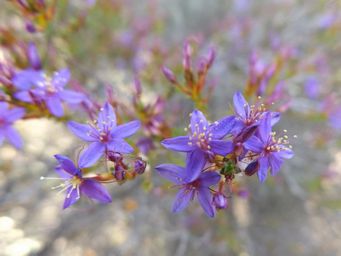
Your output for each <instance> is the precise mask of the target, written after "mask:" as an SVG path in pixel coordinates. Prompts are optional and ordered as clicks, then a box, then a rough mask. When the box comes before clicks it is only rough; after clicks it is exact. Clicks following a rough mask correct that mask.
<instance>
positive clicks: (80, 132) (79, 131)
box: [67, 121, 97, 142]
mask: <svg viewBox="0 0 341 256" xmlns="http://www.w3.org/2000/svg"><path fill="white" fill-rule="evenodd" d="M67 126H68V128H69V130H70V131H71V132H72V133H73V134H74V135H76V136H77V137H79V138H80V139H82V140H84V141H89V142H92V141H96V140H97V139H96V137H93V136H91V135H90V134H91V133H93V132H97V131H95V130H94V129H91V127H90V126H89V125H87V124H80V123H77V122H74V121H70V122H68V123H67Z"/></svg>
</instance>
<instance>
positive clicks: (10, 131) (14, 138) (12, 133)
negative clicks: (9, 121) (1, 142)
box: [4, 126, 23, 149]
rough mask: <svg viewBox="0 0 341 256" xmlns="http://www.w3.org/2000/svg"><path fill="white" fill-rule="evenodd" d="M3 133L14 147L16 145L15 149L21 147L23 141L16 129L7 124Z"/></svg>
mask: <svg viewBox="0 0 341 256" xmlns="http://www.w3.org/2000/svg"><path fill="white" fill-rule="evenodd" d="M4 135H5V137H6V138H7V139H8V140H9V142H10V143H11V144H12V145H13V146H14V147H16V148H17V149H20V148H22V146H23V142H22V140H21V137H20V135H19V133H18V132H17V131H16V130H14V128H12V127H11V126H8V127H7V128H6V129H5V130H4Z"/></svg>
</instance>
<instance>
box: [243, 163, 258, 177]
mask: <svg viewBox="0 0 341 256" xmlns="http://www.w3.org/2000/svg"><path fill="white" fill-rule="evenodd" d="M258 169H259V163H258V161H253V162H252V163H250V164H249V165H248V166H247V167H246V168H245V171H244V172H245V175H247V176H252V175H254V174H255V173H256V172H257V171H258Z"/></svg>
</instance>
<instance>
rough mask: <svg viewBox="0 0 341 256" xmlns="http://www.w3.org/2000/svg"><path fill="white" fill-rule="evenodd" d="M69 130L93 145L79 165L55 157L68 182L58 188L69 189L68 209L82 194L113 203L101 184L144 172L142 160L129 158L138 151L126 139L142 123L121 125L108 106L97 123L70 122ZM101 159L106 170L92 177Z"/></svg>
mask: <svg viewBox="0 0 341 256" xmlns="http://www.w3.org/2000/svg"><path fill="white" fill-rule="evenodd" d="M68 127H69V129H70V130H71V132H72V133H74V134H75V135H76V136H77V137H79V138H80V139H82V140H83V141H85V142H87V143H90V144H89V146H88V147H87V148H85V149H84V150H82V152H81V154H80V156H79V159H78V161H77V165H75V164H74V163H73V162H72V161H71V160H70V159H69V158H68V157H66V156H62V155H55V158H56V159H57V161H58V163H59V164H58V166H57V167H56V169H55V170H56V172H57V173H58V174H59V175H60V178H61V179H62V180H64V182H63V183H62V184H61V185H59V186H57V187H56V188H61V189H62V190H66V198H65V201H64V206H63V208H64V209H65V208H67V207H69V206H70V205H72V204H74V203H75V202H77V200H78V199H79V198H80V196H81V195H84V196H86V197H88V198H91V199H94V200H97V201H99V202H101V203H110V202H111V196H110V194H109V192H108V191H107V190H106V188H105V187H104V186H103V185H102V184H101V183H112V182H119V183H123V182H125V181H126V180H130V179H133V178H135V176H137V175H139V174H142V173H144V171H145V168H146V162H145V161H144V160H142V158H140V157H137V158H130V157H129V156H126V155H125V154H130V153H132V152H133V151H134V149H133V148H132V147H131V146H130V145H129V144H128V143H127V142H126V141H125V140H124V139H125V138H127V137H129V136H131V135H133V134H134V133H135V132H136V131H137V130H138V129H139V128H140V122H139V121H131V122H128V123H126V124H121V125H117V123H116V115H115V112H114V109H113V108H112V106H111V105H110V104H109V103H106V104H105V105H104V106H103V108H101V109H100V112H99V114H98V118H97V120H95V121H93V122H92V123H88V124H80V123H77V122H74V121H70V122H68ZM101 158H103V159H104V163H105V169H106V171H105V172H103V173H99V174H93V175H92V174H90V172H91V170H90V169H88V168H90V167H92V166H94V165H95V164H96V163H98V162H99V160H100V159H101ZM42 179H46V178H45V177H42Z"/></svg>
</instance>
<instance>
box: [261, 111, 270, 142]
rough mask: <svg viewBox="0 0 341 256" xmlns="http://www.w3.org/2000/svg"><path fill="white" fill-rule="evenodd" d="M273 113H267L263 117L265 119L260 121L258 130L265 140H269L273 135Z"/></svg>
mask: <svg viewBox="0 0 341 256" xmlns="http://www.w3.org/2000/svg"><path fill="white" fill-rule="evenodd" d="M271 120H272V117H271V113H266V115H265V116H264V117H263V119H262V120H261V122H260V125H259V126H258V132H259V135H260V139H261V140H262V141H263V142H267V141H268V138H269V137H270V136H271V127H272V126H271Z"/></svg>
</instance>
